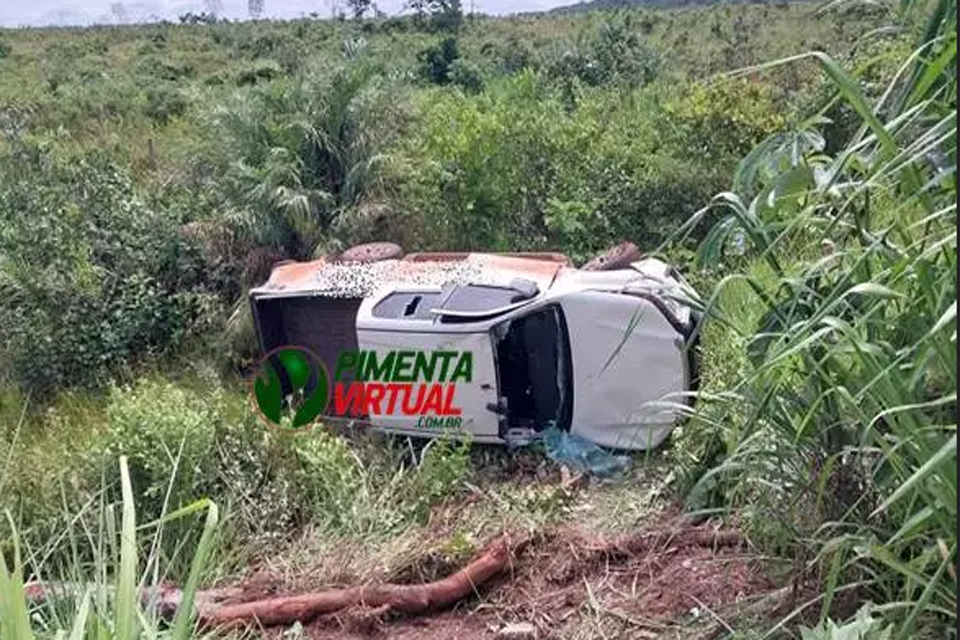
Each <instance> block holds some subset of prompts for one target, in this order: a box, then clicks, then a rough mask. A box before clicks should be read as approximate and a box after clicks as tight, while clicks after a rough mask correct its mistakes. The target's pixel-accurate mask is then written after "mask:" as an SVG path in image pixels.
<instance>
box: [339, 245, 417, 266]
mask: <svg viewBox="0 0 960 640" xmlns="http://www.w3.org/2000/svg"><path fill="white" fill-rule="evenodd" d="M402 257H403V248H402V247H401V246H400V245H398V244H394V243H392V242H370V243H368V244H358V245H357V246H355V247H350V248H349V249H347V250H346V251H344V252H343V253H341V254H340V255H339V257H338V258H337V261H338V262H353V263H370V262H383V261H384V260H399V259H400V258H402Z"/></svg>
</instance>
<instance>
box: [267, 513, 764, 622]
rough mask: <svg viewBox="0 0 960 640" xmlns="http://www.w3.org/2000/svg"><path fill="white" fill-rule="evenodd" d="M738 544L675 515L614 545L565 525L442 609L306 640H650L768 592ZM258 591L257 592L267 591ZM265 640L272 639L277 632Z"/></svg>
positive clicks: (344, 617) (334, 618) (358, 616)
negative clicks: (530, 632) (578, 638)
mask: <svg viewBox="0 0 960 640" xmlns="http://www.w3.org/2000/svg"><path fill="white" fill-rule="evenodd" d="M711 540H712V541H715V542H711ZM737 542H742V538H741V537H740V536H739V535H738V534H737V533H736V532H732V531H719V532H718V531H717V530H716V528H715V525H712V524H709V523H707V524H700V525H693V524H690V523H689V522H687V521H685V520H683V519H681V518H680V517H679V516H676V515H675V514H674V513H671V514H668V515H666V516H664V517H663V518H661V519H659V520H658V521H656V522H653V523H650V524H649V525H648V529H647V530H645V531H642V532H639V533H638V534H637V535H631V536H629V537H627V538H624V539H622V541H621V540H620V539H618V540H610V539H603V538H600V537H597V536H592V535H589V534H586V533H584V532H583V531H581V530H580V529H578V528H575V527H571V526H564V527H560V528H556V529H554V530H551V531H549V532H548V533H546V534H543V535H540V536H538V537H537V538H536V539H534V540H532V541H531V542H530V543H529V544H527V545H526V546H524V547H523V549H522V551H521V552H520V553H519V554H518V555H517V557H516V558H515V559H514V562H513V564H512V566H511V568H510V570H509V571H507V572H506V573H504V574H503V575H501V576H500V577H498V578H495V579H494V580H491V581H490V582H489V583H487V584H485V585H483V586H482V587H481V588H480V589H479V590H478V591H479V592H478V594H477V595H476V596H475V597H473V598H472V599H470V600H468V601H464V602H460V603H459V604H458V605H457V606H455V607H454V608H453V609H451V610H448V611H442V612H437V613H432V614H426V615H423V616H418V617H406V618H404V617H395V616H393V615H392V614H387V615H383V614H381V613H380V612H378V611H370V610H362V611H345V612H340V613H338V614H336V615H329V616H325V617H323V618H321V619H319V620H317V621H314V622H313V623H311V624H310V625H308V626H307V628H306V629H305V631H306V636H307V637H310V638H318V639H319V638H324V639H329V640H361V639H365V640H369V639H372V638H375V639H384V640H386V639H391V640H406V639H413V638H418V639H426V640H432V639H436V640H447V639H452V638H463V639H465V640H474V639H477V640H479V639H481V638H483V639H493V638H496V637H497V631H498V629H500V628H502V627H503V626H504V625H505V624H507V623H511V622H529V623H532V624H534V625H535V626H536V627H537V629H538V635H537V638H538V640H548V639H550V638H562V637H569V636H570V635H574V634H575V632H576V630H577V629H578V628H582V626H583V624H584V621H585V620H587V621H590V620H592V621H594V622H596V623H597V624H600V621H606V623H607V624H613V625H615V628H614V631H613V635H612V636H611V637H618V636H623V637H642V638H649V637H656V635H657V633H658V632H664V631H666V630H668V629H673V630H676V624H677V623H678V621H681V620H683V619H687V620H689V619H691V618H696V617H697V616H699V617H700V619H701V620H703V619H707V620H710V619H711V617H712V616H715V615H718V613H717V612H723V611H725V610H729V609H730V608H731V607H732V606H735V605H737V604H738V603H740V602H742V601H743V600H744V599H745V598H748V597H751V596H756V595H758V594H762V593H767V592H769V591H770V590H771V589H772V588H773V587H774V585H772V584H771V582H770V581H769V580H768V579H766V578H765V577H764V576H763V575H762V572H761V571H760V568H759V567H758V566H757V565H756V563H755V562H754V560H753V556H752V555H751V554H750V553H749V552H748V551H747V550H745V549H743V548H742V545H739V544H737ZM251 586H253V585H251ZM257 586H259V587H260V588H259V589H257V590H258V591H260V592H261V593H262V592H263V591H273V590H274V589H273V588H271V587H272V585H270V586H267V585H265V584H262V583H261V584H260V585H257ZM264 587H266V589H264ZM607 629H608V630H610V627H609V626H608V627H607ZM617 629H619V632H618V631H617ZM575 635H580V634H575ZM598 635H599V634H598ZM268 637H270V638H277V639H278V640H279V639H280V638H282V637H284V635H283V630H274V631H272V632H271V633H270V635H269V636H268ZM286 637H290V636H286Z"/></svg>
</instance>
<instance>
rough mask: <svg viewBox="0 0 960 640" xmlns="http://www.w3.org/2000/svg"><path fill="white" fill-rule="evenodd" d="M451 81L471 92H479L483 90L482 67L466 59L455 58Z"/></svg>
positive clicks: (451, 70)
mask: <svg viewBox="0 0 960 640" xmlns="http://www.w3.org/2000/svg"><path fill="white" fill-rule="evenodd" d="M450 82H451V83H452V84H455V85H457V86H458V87H460V88H462V89H463V90H464V91H467V92H469V93H479V92H480V91H482V90H483V78H482V77H481V75H480V69H479V68H477V66H476V65H475V64H473V63H470V62H467V61H466V60H462V59H458V60H454V62H453V64H452V65H451V66H450Z"/></svg>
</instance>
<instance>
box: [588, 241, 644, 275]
mask: <svg viewBox="0 0 960 640" xmlns="http://www.w3.org/2000/svg"><path fill="white" fill-rule="evenodd" d="M642 257H643V255H642V254H641V253H640V250H639V249H637V247H636V245H634V244H633V243H632V242H621V243H620V244H618V245H617V246H615V247H613V248H610V249H607V250H606V251H604V252H603V253H601V254H600V255H598V256H597V257H595V258H594V259H593V260H591V261H590V262H588V263H587V264H585V265H583V266H582V267H580V269H582V270H583V271H613V270H615V269H625V268H627V267H629V266H630V265H631V264H632V263H634V262H636V261H637V260H640V259H641V258H642Z"/></svg>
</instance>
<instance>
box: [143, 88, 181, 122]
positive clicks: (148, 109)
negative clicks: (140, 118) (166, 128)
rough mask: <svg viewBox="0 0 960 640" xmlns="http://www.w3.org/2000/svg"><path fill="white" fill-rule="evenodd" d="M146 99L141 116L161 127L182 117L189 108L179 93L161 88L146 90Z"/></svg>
mask: <svg viewBox="0 0 960 640" xmlns="http://www.w3.org/2000/svg"><path fill="white" fill-rule="evenodd" d="M146 99H147V102H146V104H145V105H144V106H143V114H144V115H145V116H147V117H148V118H150V119H151V120H153V121H154V122H156V123H157V124H161V125H163V124H167V123H168V122H170V120H171V119H173V118H176V117H179V116H182V115H183V114H184V113H186V111H187V107H188V106H189V103H188V102H187V100H186V98H185V97H184V95H183V94H182V93H181V92H180V91H177V90H176V89H171V88H168V87H163V86H161V87H157V88H155V89H149V90H147V94H146Z"/></svg>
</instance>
